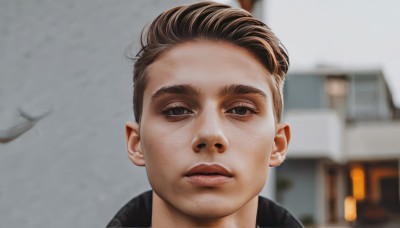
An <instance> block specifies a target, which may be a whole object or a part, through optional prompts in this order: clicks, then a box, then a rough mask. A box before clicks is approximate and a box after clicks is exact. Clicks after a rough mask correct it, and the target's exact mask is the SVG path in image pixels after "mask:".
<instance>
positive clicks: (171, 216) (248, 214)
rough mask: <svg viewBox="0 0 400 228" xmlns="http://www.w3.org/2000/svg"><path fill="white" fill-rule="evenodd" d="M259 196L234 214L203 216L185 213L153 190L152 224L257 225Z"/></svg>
mask: <svg viewBox="0 0 400 228" xmlns="http://www.w3.org/2000/svg"><path fill="white" fill-rule="evenodd" d="M257 207H258V196H255V197H254V198H252V199H251V200H250V201H249V202H247V203H246V204H245V205H243V206H242V207H241V208H239V209H238V210H237V211H235V212H233V213H232V214H228V215H226V216H223V217H215V218H210V217H207V218H201V217H195V216H191V215H189V214H185V213H184V212H182V211H179V210H178V209H177V208H175V207H174V206H172V205H171V204H169V203H167V202H165V201H164V200H163V199H162V198H160V197H159V196H158V195H157V194H156V193H154V191H153V209H152V219H151V226H152V227H154V228H158V227H167V228H168V227H256V217H257Z"/></svg>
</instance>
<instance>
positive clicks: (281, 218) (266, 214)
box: [107, 191, 303, 228]
mask: <svg viewBox="0 0 400 228" xmlns="http://www.w3.org/2000/svg"><path fill="white" fill-rule="evenodd" d="M152 199H153V196H152V191H147V192H145V193H143V194H141V195H139V196H137V197H135V198H133V199H132V200H131V201H129V202H128V203H127V204H125V206H123V207H122V208H121V209H120V210H119V211H118V212H117V214H116V215H115V216H114V218H113V219H112V220H111V221H110V222H109V223H108V225H107V227H150V226H151V211H152ZM256 223H257V226H259V227H291V228H294V227H303V226H302V225H301V223H300V222H299V221H298V220H297V219H296V218H295V217H294V216H293V215H292V214H291V213H290V212H289V211H287V210H286V209H285V208H283V207H282V206H280V205H278V204H277V203H275V202H273V201H271V200H269V199H267V198H264V197H261V196H259V200H258V210H257V221H256Z"/></svg>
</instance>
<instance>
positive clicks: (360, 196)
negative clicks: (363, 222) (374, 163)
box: [350, 166, 365, 200]
mask: <svg viewBox="0 0 400 228" xmlns="http://www.w3.org/2000/svg"><path fill="white" fill-rule="evenodd" d="M350 176H351V180H352V182H353V196H354V198H356V200H364V198H365V173H364V169H363V168H362V167H361V166H354V167H352V168H351V171H350Z"/></svg>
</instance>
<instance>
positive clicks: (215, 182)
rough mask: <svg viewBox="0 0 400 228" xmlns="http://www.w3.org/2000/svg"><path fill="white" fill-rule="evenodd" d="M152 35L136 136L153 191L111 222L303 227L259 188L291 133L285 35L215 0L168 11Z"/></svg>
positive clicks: (137, 74)
mask: <svg viewBox="0 0 400 228" xmlns="http://www.w3.org/2000/svg"><path fill="white" fill-rule="evenodd" d="M142 38H143V40H142V49H141V51H140V52H139V53H138V55H137V60H136V62H135V64H134V112H135V122H128V123H127V124H126V137H127V147H128V155H129V158H130V160H131V161H132V162H133V163H134V164H136V165H138V166H144V167H145V168H146V171H147V176H148V179H149V182H150V185H151V187H152V191H149V192H147V193H144V194H142V195H140V196H138V197H136V198H134V199H133V200H131V201H130V202H129V203H128V204H126V205H125V206H124V207H123V208H122V209H121V210H120V211H119V212H118V213H117V215H116V216H115V217H114V218H113V219H112V220H111V222H110V223H109V224H108V226H109V227H121V226H134V227H138V226H152V227H256V226H260V227H302V226H301V224H300V223H299V222H298V221H297V220H296V219H295V218H294V217H293V216H292V215H291V214H290V213H289V212H288V211H286V210H285V209H284V208H282V207H280V206H279V205H277V204H275V203H273V202H272V201H270V200H267V199H265V198H262V197H259V196H258V194H259V193H260V191H261V190H262V188H263V186H264V184H265V182H266V179H267V176H268V170H269V167H275V166H278V165H280V164H281V163H282V162H283V161H284V159H285V156H286V150H287V147H288V143H289V140H290V129H289V125H288V124H287V123H281V113H282V107H283V97H282V87H283V82H284V78H285V74H286V72H287V70H288V67H289V59H288V56H287V53H286V52H285V50H284V49H283V48H282V45H281V44H280V41H279V40H278V38H277V37H276V36H275V35H274V34H273V33H272V32H271V30H270V29H269V28H268V27H267V26H266V25H265V24H263V23H262V22H260V21H258V20H257V19H255V18H253V17H252V16H251V15H250V14H249V13H248V12H246V11H244V10H240V9H234V8H231V7H230V6H227V5H222V4H217V3H213V2H201V3H196V4H193V5H188V6H180V7H176V8H173V9H171V10H168V11H166V12H164V13H162V14H161V15H159V16H158V17H157V18H156V19H155V20H154V21H153V23H152V24H151V25H150V27H149V28H148V29H147V31H146V32H145V33H144V36H143V37H142Z"/></svg>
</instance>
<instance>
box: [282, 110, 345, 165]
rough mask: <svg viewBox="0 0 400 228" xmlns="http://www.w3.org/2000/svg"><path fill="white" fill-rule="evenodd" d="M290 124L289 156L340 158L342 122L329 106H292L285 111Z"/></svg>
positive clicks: (337, 159) (286, 119)
mask: <svg viewBox="0 0 400 228" xmlns="http://www.w3.org/2000/svg"><path fill="white" fill-rule="evenodd" d="M284 119H285V121H287V122H289V124H290V125H291V131H292V138H291V141H290V144H289V152H288V157H289V158H329V159H333V160H336V161H339V160H340V159H342V154H341V153H342V123H341V122H340V121H339V117H338V115H337V113H336V112H334V111H329V110H292V111H288V112H287V113H286V115H285V118H284Z"/></svg>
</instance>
